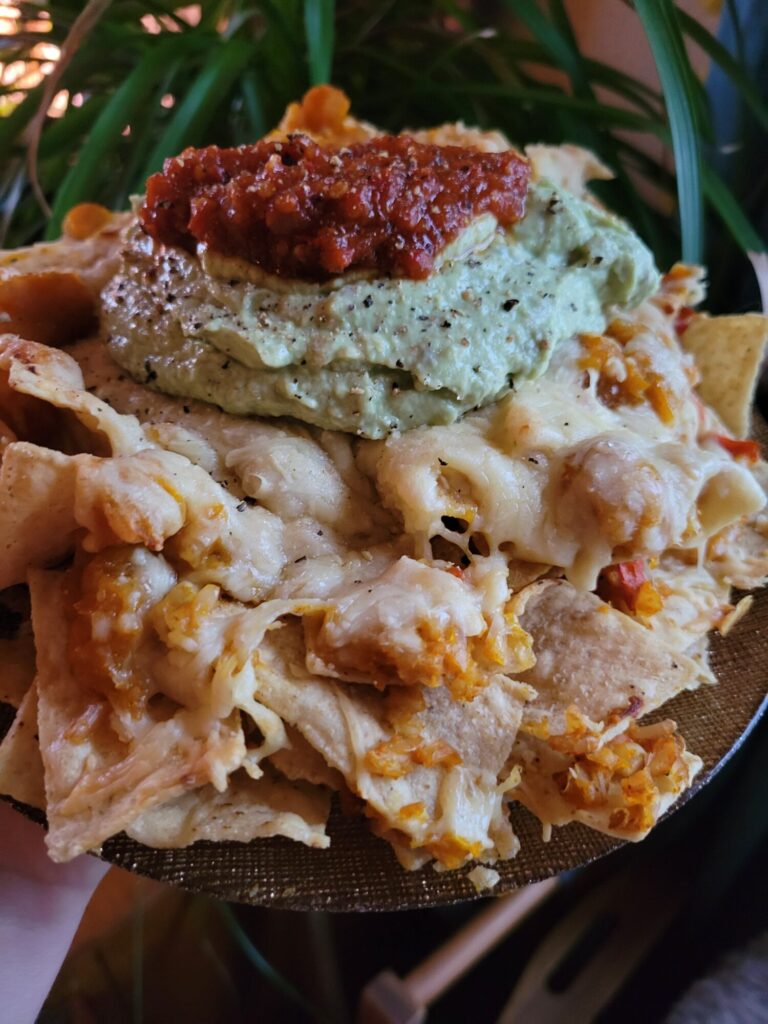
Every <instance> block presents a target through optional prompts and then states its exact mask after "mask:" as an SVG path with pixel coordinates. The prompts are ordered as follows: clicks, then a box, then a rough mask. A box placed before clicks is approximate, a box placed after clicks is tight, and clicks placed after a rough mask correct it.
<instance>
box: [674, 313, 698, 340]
mask: <svg viewBox="0 0 768 1024" xmlns="http://www.w3.org/2000/svg"><path fill="white" fill-rule="evenodd" d="M695 316H696V310H695V309H693V308H692V307H691V306H681V308H680V310H679V312H678V314H677V316H676V317H675V330H676V331H677V335H678V337H680V336H681V335H683V334H685V332H686V331H687V330H688V328H689V327H690V326H691V320H693V318H694V317H695Z"/></svg>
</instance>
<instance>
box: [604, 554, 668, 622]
mask: <svg viewBox="0 0 768 1024" xmlns="http://www.w3.org/2000/svg"><path fill="white" fill-rule="evenodd" d="M597 591H598V594H599V595H600V596H601V597H602V598H603V600H604V601H610V603H611V604H612V605H614V607H616V608H619V609H620V610H621V611H627V612H629V613H630V614H632V615H642V616H648V615H653V614H654V613H655V612H657V611H658V610H659V609H660V608H661V606H662V600H661V595H660V594H659V592H658V590H657V589H656V587H654V585H653V583H651V581H650V580H649V579H648V577H647V575H646V572H645V560H644V559H642V558H636V559H634V561H631V562H618V563H617V564H616V565H609V566H608V568H607V569H603V571H602V573H601V574H600V582H599V584H598V588H597Z"/></svg>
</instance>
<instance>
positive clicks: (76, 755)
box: [30, 571, 245, 861]
mask: <svg viewBox="0 0 768 1024" xmlns="http://www.w3.org/2000/svg"><path fill="white" fill-rule="evenodd" d="M64 582H65V577H64V574H63V573H53V572H41V571H33V572H31V573H30V593H31V596H32V622H33V625H34V630H35V644H36V647H37V666H38V678H37V685H38V691H39V716H38V718H39V731H40V748H41V751H42V753H43V763H44V766H45V789H46V805H47V812H48V825H49V831H48V835H47V837H46V843H47V846H48V851H49V853H50V855H51V857H52V858H53V859H54V860H57V861H65V860H69V859H71V858H72V857H76V856H77V855H78V854H80V853H84V852H85V851H86V850H92V849H94V848H96V847H98V846H99V845H100V844H101V843H102V842H103V841H104V840H105V839H107V838H108V837H109V836H112V835H114V834H115V833H117V832H120V831H122V830H123V829H124V828H125V827H126V826H127V825H129V824H130V823H131V822H132V821H133V820H134V819H135V818H136V817H137V816H138V815H139V814H141V813H142V812H143V811H146V810H150V809H151V808H153V807H156V806H158V805H160V804H164V803H167V802H168V801H169V800H173V799H175V798H176V797H178V796H181V795H182V794H183V793H185V792H187V791H188V790H193V789H199V788H200V786H202V785H205V784H207V783H209V782H216V783H218V784H219V785H220V786H222V788H223V784H224V783H225V781H226V776H227V774H228V773H229V772H231V771H234V770H235V769H236V768H237V767H239V766H240V764H241V763H242V761H243V758H244V756H245V744H244V741H243V733H242V729H241V727H240V722H239V715H238V714H237V713H236V712H235V713H233V714H232V715H230V716H229V717H228V718H227V719H225V720H219V719H211V717H210V716H206V715H202V714H201V713H200V711H199V709H192V710H190V709H187V708H183V707H182V708H180V709H179V710H176V711H175V712H173V713H172V714H171V716H170V717H162V716H161V717H160V718H158V719H155V717H153V715H152V713H151V709H147V711H146V713H144V714H143V715H141V716H140V717H138V718H136V719H131V725H132V729H133V734H132V735H123V736H120V735H118V733H117V732H116V731H115V728H114V715H113V712H112V708H111V706H110V704H109V702H108V701H107V699H106V698H105V697H103V696H102V695H101V694H99V693H96V692H95V691H91V690H88V689H87V688H86V687H85V686H84V684H83V683H82V682H78V681H77V680H76V679H75V678H74V677H73V676H72V673H71V671H70V668H69V662H68V653H67V638H68V622H67V615H66V607H67V601H66V595H65V591H64ZM129 717H130V716H129ZM121 724H122V723H121Z"/></svg>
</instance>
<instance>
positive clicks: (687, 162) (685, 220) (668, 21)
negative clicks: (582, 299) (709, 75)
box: [635, 0, 704, 263]
mask: <svg viewBox="0 0 768 1024" xmlns="http://www.w3.org/2000/svg"><path fill="white" fill-rule="evenodd" d="M635 9H636V10H637V13H638V15H639V16H640V20H641V21H642V23H643V27H644V28H645V32H646V35H647V36H648V41H649V43H650V45H651V50H652V52H653V56H654V60H655V61H656V67H657V69H658V72H659V78H660V80H661V87H662V90H663V92H664V98H665V100H666V104H667V114H668V117H669V126H670V131H671V133H672V149H673V152H674V154H675V170H676V173H677V195H678V206H679V210H680V232H681V235H682V250H683V259H684V260H686V261H687V262H688V263H700V262H701V257H702V248H703V234H704V204H703V200H702V190H701V157H700V153H699V140H698V136H697V133H696V127H695V125H694V120H693V113H692V111H693V109H694V105H695V98H694V97H693V95H692V92H691V89H690V79H689V76H690V74H691V71H690V65H689V63H688V58H687V56H686V53H685V47H684V45H683V40H682V36H681V33H680V27H679V25H678V23H677V20H676V10H675V7H674V4H673V3H672V0H635Z"/></svg>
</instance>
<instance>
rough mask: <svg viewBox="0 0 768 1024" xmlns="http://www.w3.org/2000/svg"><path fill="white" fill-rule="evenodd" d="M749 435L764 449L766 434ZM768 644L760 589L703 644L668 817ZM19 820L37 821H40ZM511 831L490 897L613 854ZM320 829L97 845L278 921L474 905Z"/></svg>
mask: <svg viewBox="0 0 768 1024" xmlns="http://www.w3.org/2000/svg"><path fill="white" fill-rule="evenodd" d="M757 436H758V437H759V438H760V439H761V440H762V441H763V443H764V446H765V442H766V441H767V440H768V427H766V425H765V424H764V423H761V424H760V427H759V429H758V431H757ZM766 640H768V590H763V591H761V592H759V593H758V594H756V595H755V603H754V605H753V607H752V609H751V611H750V612H749V614H748V615H747V616H746V618H745V619H743V620H742V621H741V622H740V623H739V624H738V625H737V626H736V628H735V629H734V630H733V632H732V633H730V634H729V636H728V637H727V638H723V637H719V636H714V637H713V638H712V667H713V668H714V670H715V672H716V674H717V677H718V679H719V683H718V685H716V686H703V687H701V688H700V689H699V690H697V691H696V692H694V693H682V694H680V695H679V696H678V697H676V698H675V699H674V700H673V701H670V702H669V703H668V704H665V705H664V707H663V709H662V710H661V712H660V713H659V714H657V715H656V716H655V717H657V718H658V717H664V718H672V719H674V720H675V721H676V722H677V723H678V726H679V729H680V732H681V733H682V734H683V736H684V737H685V739H686V742H687V744H688V749H689V750H691V751H692V752H694V753H696V754H698V755H699V756H700V757H701V758H702V759H703V761H704V768H703V770H702V771H701V772H700V773H699V775H698V777H697V778H696V780H695V782H694V785H693V786H692V788H691V789H690V790H689V791H688V792H687V793H686V794H685V795H684V796H683V797H682V798H681V800H679V801H678V803H677V804H676V805H675V807H674V808H673V810H672V811H671V812H670V813H674V810H676V809H677V808H679V807H680V806H681V805H682V804H683V803H685V802H686V801H687V800H689V799H690V798H691V797H692V796H693V795H694V794H695V793H696V792H697V791H698V790H699V789H701V787H702V786H704V785H705V784H706V783H707V782H708V781H709V780H710V779H711V778H712V776H713V775H714V774H715V773H716V772H717V771H718V770H719V769H720V768H722V766H723V765H724V764H725V763H726V761H728V759H729V758H730V757H731V756H732V755H733V753H734V752H735V751H736V750H737V749H738V748H739V746H740V745H741V744H742V743H743V742H744V740H745V738H746V737H747V735H748V734H749V732H750V731H751V729H752V727H753V726H754V725H755V723H756V721H757V720H758V718H759V717H760V715H761V714H762V713H763V711H764V710H765V708H766V706H767V705H768V696H766V693H767V692H768V644H766ZM2 731H3V730H2V728H1V723H0V733H2ZM27 811H28V813H29V814H30V816H32V817H35V818H37V819H38V820H39V817H40V815H39V813H38V812H35V811H32V810H31V809H27ZM512 823H513V825H514V828H515V832H516V833H517V835H518V836H519V837H520V841H521V844H522V848H521V851H520V853H519V854H518V856H517V857H516V858H515V859H514V860H512V861H507V862H505V863H501V864H498V865H496V870H497V871H498V872H499V874H500V875H501V880H500V881H499V883H498V885H497V886H496V888H495V889H494V894H496V895H498V894H501V893H503V892H507V891H509V890H510V889H516V888H519V887H520V886H523V885H528V884H529V883H531V882H536V881H539V880H541V879H543V878H548V877H550V876H551V875H555V874H559V873H560V872H561V871H567V870H570V869H573V868H577V867H580V866H582V865H584V864H587V863H589V862H590V861H592V860H595V859H596V858H597V857H602V856H604V855H605V854H606V853H609V852H610V851H611V850H614V849H616V848H617V847H618V846H620V845H622V843H621V841H619V840H616V839H613V838H611V837H609V836H605V835H601V834H600V833H598V832H594V831H593V830H591V829H588V828H586V827H585V826H583V825H579V824H571V825H568V826H566V827H564V828H559V829H554V830H553V835H552V839H551V840H550V842H548V843H545V842H543V840H542V838H541V826H540V824H539V822H538V821H537V819H536V818H534V817H533V816H532V815H531V814H529V813H528V812H527V811H525V810H524V809H523V808H521V807H515V808H514V809H513V811H512ZM328 830H329V833H330V836H331V846H330V849H328V850H310V849H309V848H308V847H306V846H302V845H301V844H299V843H294V842H292V841H291V840H288V839H257V840H255V841H254V842H252V843H248V844H244V843H205V842H204V843H198V844H196V845H195V846H191V847H187V848H186V849H182V850H152V849H149V848H147V847H145V846H141V845H140V844H139V843H136V842H133V841H132V840H130V839H128V838H127V837H126V836H124V835H120V836H117V837H116V838H114V839H111V840H109V842H107V843H105V844H104V847H103V850H102V854H101V855H102V856H103V857H104V859H105V860H108V861H111V862H112V863H113V864H118V865H120V866H121V867H123V868H127V869H128V870H129V871H134V872H136V873H137V874H140V875H147V876H149V877H150V878H155V879H157V880H159V881H163V882H168V883H170V884H171V885H178V886H180V887H181V888H183V889H188V890H191V891H193V892H202V893H208V894H210V895H212V896H218V897H220V898H222V899H225V900H233V901H236V902H240V903H254V904H257V905H260V906H271V907H276V908H283V909H287V910H338V911H344V910H405V909H408V908H412V907H434V906H437V905H439V904H447V903H457V902H459V901H461V900H468V899H474V898H476V895H477V894H476V893H475V890H474V888H473V886H472V884H471V883H470V882H469V881H468V880H467V878H466V877H465V876H466V871H461V872H456V871H450V872H443V873H440V874H438V873H437V872H436V871H434V870H433V868H432V867H431V866H427V867H425V868H423V869H422V870H420V871H415V872H409V871H405V870H403V868H401V867H400V865H399V864H398V863H397V861H396V859H395V856H394V854H393V853H392V851H391V850H390V848H389V846H388V845H387V844H386V843H385V842H383V841H382V840H379V839H376V838H374V836H372V835H371V833H370V832H369V831H368V829H367V827H366V825H365V823H364V821H363V820H362V819H359V818H349V817H344V816H343V815H341V814H340V813H339V812H338V811H337V810H334V812H333V814H332V815H331V819H330V822H329V829H328Z"/></svg>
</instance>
